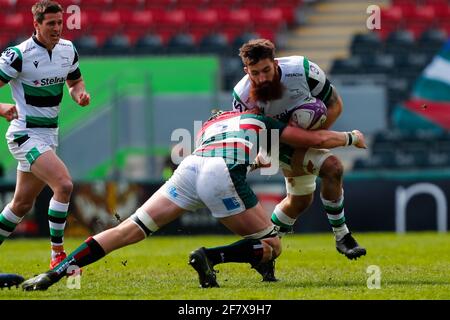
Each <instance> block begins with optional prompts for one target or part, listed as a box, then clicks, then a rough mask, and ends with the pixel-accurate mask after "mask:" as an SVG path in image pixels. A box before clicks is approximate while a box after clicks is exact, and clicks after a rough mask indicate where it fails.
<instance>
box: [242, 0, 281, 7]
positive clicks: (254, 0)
mask: <svg viewBox="0 0 450 320" xmlns="http://www.w3.org/2000/svg"><path fill="white" fill-rule="evenodd" d="M276 2H277V1H274V0H245V1H242V2H241V3H240V7H241V8H261V9H263V8H268V7H271V6H272V5H273V4H274V3H275V4H276Z"/></svg>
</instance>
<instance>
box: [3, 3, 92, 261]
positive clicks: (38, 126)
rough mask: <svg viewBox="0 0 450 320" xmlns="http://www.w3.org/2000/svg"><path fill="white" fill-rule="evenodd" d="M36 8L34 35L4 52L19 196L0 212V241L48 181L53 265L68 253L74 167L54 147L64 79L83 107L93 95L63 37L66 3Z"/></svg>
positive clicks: (11, 146)
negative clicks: (67, 228) (66, 241)
mask: <svg viewBox="0 0 450 320" xmlns="http://www.w3.org/2000/svg"><path fill="white" fill-rule="evenodd" d="M31 11H32V13H33V18H34V21H33V25H34V28H35V33H34V34H33V36H32V37H30V38H29V39H27V40H26V41H24V42H22V43H21V44H19V45H16V46H14V47H10V48H7V49H6V50H5V51H4V52H3V53H2V55H1V57H0V87H2V86H4V85H5V84H7V83H9V84H10V86H11V91H12V96H13V98H14V100H15V102H16V109H17V110H16V111H17V118H16V119H13V120H12V121H11V124H10V126H9V129H8V131H7V133H6V140H7V143H8V147H9V150H10V152H11V154H12V155H13V156H14V158H15V159H16V160H17V161H18V163H19V164H18V166H17V182H16V190H15V192H14V198H13V200H12V201H11V203H9V204H7V205H6V206H5V208H4V209H3V211H2V212H1V214H0V244H1V243H2V242H3V241H4V240H5V239H6V238H7V237H8V236H9V235H10V234H11V233H12V232H13V231H14V229H15V227H16V226H17V224H19V223H20V221H21V220H22V218H23V216H24V215H25V214H27V213H28V212H29V211H30V209H31V208H32V206H33V204H34V201H35V199H36V197H37V196H38V195H39V193H40V192H41V191H42V189H43V188H44V187H45V185H48V186H49V187H50V188H51V189H52V191H53V198H52V199H51V200H50V205H49V210H48V218H49V225H50V236H51V261H50V268H52V267H54V266H55V265H57V264H58V263H59V262H60V261H62V260H64V259H65V257H66V254H65V252H64V228H65V224H66V218H67V211H68V208H69V201H70V196H71V193H72V188H73V184H72V178H71V177H70V174H69V171H68V170H67V168H66V166H65V164H64V163H63V162H62V161H61V159H60V158H59V157H58V156H57V155H56V153H55V150H56V147H57V145H58V114H59V111H60V106H59V104H60V103H61V100H62V96H63V89H64V84H65V83H67V86H68V87H69V93H70V96H71V97H72V99H73V100H74V101H75V102H76V103H77V104H78V105H80V106H82V107H84V106H87V105H88V104H89V102H90V96H89V94H88V93H87V92H86V89H85V85H84V81H83V79H82V77H81V72H80V69H79V68H78V54H77V51H76V49H75V47H74V46H73V44H72V42H70V41H67V40H64V39H61V33H62V29H63V9H62V7H61V6H60V5H59V4H58V3H57V2H54V1H39V2H37V3H36V4H35V5H33V7H32V9H31ZM6 106H7V105H6ZM13 113H14V111H13ZM7 114H8V112H7ZM13 118H14V116H13Z"/></svg>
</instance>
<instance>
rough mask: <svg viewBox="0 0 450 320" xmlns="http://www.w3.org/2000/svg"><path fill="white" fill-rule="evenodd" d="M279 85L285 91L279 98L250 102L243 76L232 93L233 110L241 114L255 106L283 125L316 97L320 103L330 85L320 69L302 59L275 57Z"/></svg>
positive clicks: (298, 57)
mask: <svg viewBox="0 0 450 320" xmlns="http://www.w3.org/2000/svg"><path fill="white" fill-rule="evenodd" d="M275 60H278V66H279V70H281V79H280V81H281V83H282V84H283V85H284V86H285V91H284V93H283V96H282V97H281V99H278V100H274V101H268V102H267V103H264V102H262V101H258V102H256V103H255V102H253V101H250V87H251V80H250V78H249V76H248V75H245V76H244V77H243V78H242V79H241V81H239V82H238V84H237V85H236V86H235V87H234V90H233V110H237V111H241V112H242V111H245V110H251V109H253V108H255V107H258V108H259V109H260V110H261V112H262V113H263V114H265V115H268V116H271V117H274V118H276V119H278V120H280V121H282V122H285V123H287V122H288V121H289V118H290V116H291V113H292V110H293V109H294V108H295V107H298V106H299V105H302V104H304V103H305V102H307V101H309V100H310V99H311V97H316V98H318V99H320V100H322V101H323V102H324V103H326V101H327V100H328V98H329V97H330V96H331V92H332V86H331V84H330V81H329V80H328V79H327V77H326V75H325V73H324V72H323V71H322V69H320V67H319V66H318V65H317V64H315V63H313V62H311V61H309V60H308V59H307V58H305V57H303V56H291V57H283V58H277V59H275Z"/></svg>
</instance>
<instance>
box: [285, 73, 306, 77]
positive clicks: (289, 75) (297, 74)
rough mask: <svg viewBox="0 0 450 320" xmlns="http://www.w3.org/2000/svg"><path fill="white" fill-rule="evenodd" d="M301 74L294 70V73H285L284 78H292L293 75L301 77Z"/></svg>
mask: <svg viewBox="0 0 450 320" xmlns="http://www.w3.org/2000/svg"><path fill="white" fill-rule="evenodd" d="M301 76H303V74H301V73H298V72H294V73H286V78H293V77H301Z"/></svg>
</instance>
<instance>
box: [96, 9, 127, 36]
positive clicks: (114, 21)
mask: <svg viewBox="0 0 450 320" xmlns="http://www.w3.org/2000/svg"><path fill="white" fill-rule="evenodd" d="M121 25H122V21H121V15H120V12H119V11H105V12H100V13H99V15H98V17H97V24H96V26H95V29H97V28H98V29H109V30H112V31H117V30H118V29H119V28H120V27H121Z"/></svg>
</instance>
